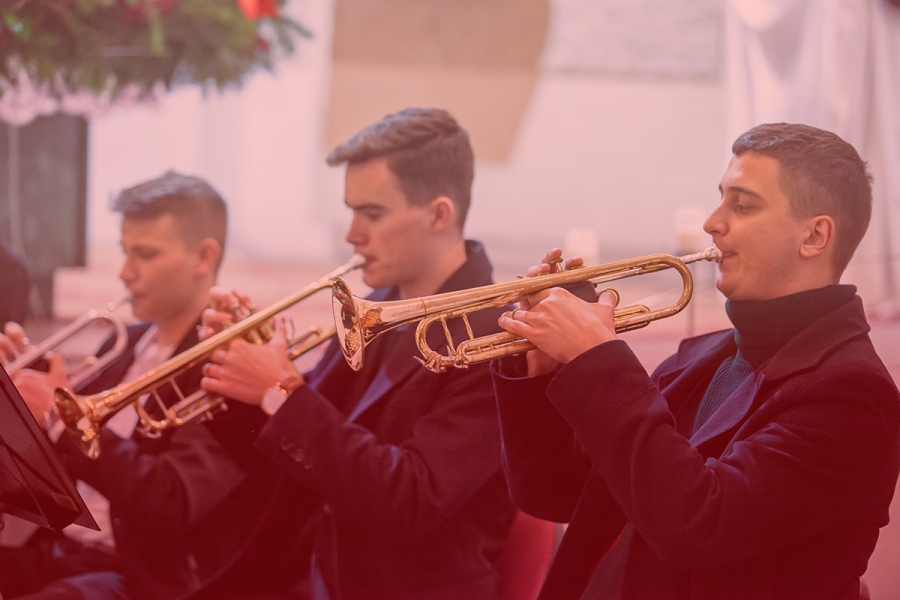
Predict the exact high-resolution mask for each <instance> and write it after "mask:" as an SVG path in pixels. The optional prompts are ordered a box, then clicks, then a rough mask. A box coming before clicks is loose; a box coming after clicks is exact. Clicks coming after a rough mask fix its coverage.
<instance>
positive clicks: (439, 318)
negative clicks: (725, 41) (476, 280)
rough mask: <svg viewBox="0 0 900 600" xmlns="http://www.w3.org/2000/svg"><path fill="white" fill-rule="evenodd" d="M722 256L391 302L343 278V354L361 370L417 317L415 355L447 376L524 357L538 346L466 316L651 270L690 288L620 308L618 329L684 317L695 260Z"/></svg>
mask: <svg viewBox="0 0 900 600" xmlns="http://www.w3.org/2000/svg"><path fill="white" fill-rule="evenodd" d="M721 257H722V253H721V252H720V251H719V249H718V248H716V247H715V246H714V245H713V246H710V247H709V248H707V249H706V250H704V251H703V252H698V253H696V254H689V255H687V256H682V257H675V256H670V255H668V254H653V255H650V256H644V257H641V258H634V259H630V260H623V261H619V262H613V263H608V264H604V265H599V266H595V267H579V268H575V269H570V270H568V271H562V272H560V273H553V274H546V275H540V276H538V277H532V278H527V279H520V280H518V281H511V282H509V283H498V284H494V285H486V286H482V287H477V288H472V289H468V290H460V291H458V292H447V293H445V294H437V295H434V296H427V297H425V298H413V299H409V300H393V301H388V302H372V301H369V300H363V299H361V298H357V297H355V296H353V295H352V294H351V293H350V289H349V288H348V287H347V284H346V283H345V282H344V281H343V280H341V279H338V280H337V281H336V282H335V284H334V287H333V288H332V308H333V310H334V318H335V323H336V325H337V329H338V331H337V335H338V339H339V340H340V344H341V349H342V350H343V352H344V358H346V359H347V363H348V364H349V365H350V367H351V368H353V369H354V370H359V369H360V368H361V367H362V365H363V359H364V355H365V347H366V346H367V345H368V344H369V343H370V342H371V341H372V340H373V339H374V338H375V337H377V336H378V335H380V334H382V333H384V332H385V331H388V330H391V329H393V328H395V327H399V326H400V325H404V324H406V323H412V322H415V321H418V322H419V324H418V326H417V328H416V344H417V346H418V348H419V352H421V354H422V357H423V358H419V357H416V360H418V361H419V362H421V363H422V365H423V366H425V368H427V369H429V370H431V371H434V372H435V373H440V372H442V371H444V370H446V369H447V367H457V368H465V367H468V366H469V365H471V364H474V363H478V362H482V361H486V360H491V359H493V358H499V357H501V356H506V355H508V354H518V353H520V352H526V351H528V350H531V349H533V348H534V345H533V344H531V342H529V341H528V340H526V339H524V338H520V337H517V336H515V335H513V334H511V333H507V332H501V333H495V334H493V335H488V336H483V337H479V338H476V337H474V334H473V333H472V327H471V326H470V325H469V320H468V318H467V315H468V314H469V313H472V312H476V311H480V310H485V309H489V308H498V307H503V306H508V305H509V304H512V303H513V302H517V301H519V300H521V299H522V298H523V297H524V296H527V295H529V294H534V293H536V292H540V291H541V290H545V289H548V288H551V287H557V286H561V285H566V284H571V283H577V282H590V283H592V284H594V285H595V286H597V285H600V284H603V283H607V282H609V281H615V280H617V279H624V278H626V277H635V276H637V275H645V274H647V273H654V272H656V271H661V270H663V269H675V270H676V271H678V273H679V274H680V275H681V278H682V283H683V291H682V293H681V297H680V298H679V299H678V301H677V302H675V303H674V304H672V305H671V306H667V307H665V308H661V309H658V310H650V309H649V308H647V307H646V306H643V305H635V306H629V307H625V308H620V309H616V311H615V325H616V331H617V332H622V331H629V330H632V329H639V328H641V327H646V326H647V325H649V324H650V322H651V321H655V320H657V319H663V318H665V317H670V316H672V315H674V314H677V313H679V312H681V310H682V309H683V308H684V307H685V306H687V304H688V302H690V300H691V296H692V294H693V291H694V280H693V277H692V276H691V271H690V269H689V268H688V266H687V265H688V264H690V263H693V262H697V261H701V260H707V261H714V262H718V261H719V260H720V259H721ZM613 291H614V290H613ZM617 295H618V294H617ZM458 317H459V318H462V319H463V322H464V324H465V326H466V331H467V332H468V335H469V339H468V340H466V341H463V342H461V343H460V344H459V345H457V344H456V343H455V342H454V341H453V339H452V337H451V335H450V330H449V328H448V327H447V321H448V320H449V319H454V318H458ZM436 323H440V324H441V325H442V326H443V328H444V334H445V336H446V338H447V346H448V353H447V354H441V353H439V352H437V351H435V350H432V349H431V348H430V347H429V346H428V343H427V341H426V333H427V330H428V328H429V327H430V326H432V325H433V324H436Z"/></svg>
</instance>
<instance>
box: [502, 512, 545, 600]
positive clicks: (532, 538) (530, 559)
mask: <svg viewBox="0 0 900 600" xmlns="http://www.w3.org/2000/svg"><path fill="white" fill-rule="evenodd" d="M556 531H557V525H556V523H551V522H550V521H542V520H541V519H536V518H535V517H532V516H531V515H526V514H525V513H523V512H521V511H517V512H516V516H515V517H514V518H513V522H512V524H511V525H510V526H509V533H508V534H507V536H506V541H505V542H504V543H503V550H502V551H501V553H500V576H501V583H500V599H501V600H534V599H535V598H537V595H538V592H540V590H541V586H542V585H543V583H544V578H545V577H546V576H547V571H548V570H549V568H550V561H551V560H553V551H554V548H555V546H556Z"/></svg>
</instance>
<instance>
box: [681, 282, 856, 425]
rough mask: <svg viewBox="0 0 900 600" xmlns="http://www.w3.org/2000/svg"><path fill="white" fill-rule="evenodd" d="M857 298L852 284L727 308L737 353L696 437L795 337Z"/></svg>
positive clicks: (722, 372)
mask: <svg viewBox="0 0 900 600" xmlns="http://www.w3.org/2000/svg"><path fill="white" fill-rule="evenodd" d="M855 295H856V287H855V286H852V285H829V286H826V287H823V288H817V289H814V290H806V291H803V292H798V293H796V294H790V295H789V296H781V297H780V298H773V299H772V300H763V301H760V302H740V301H737V302H732V301H731V300H729V301H728V302H726V303H725V311H726V312H727V313H728V318H729V319H731V323H732V324H733V325H734V341H735V343H737V352H736V353H735V355H734V356H730V357H728V358H726V359H725V360H723V361H722V364H720V365H719V368H718V369H717V370H716V373H715V375H713V378H712V381H710V383H709V386H708V387H707V388H706V392H705V393H704V394H703V399H702V400H701V401H700V405H699V406H698V407H697V415H696V417H695V419H694V428H693V431H694V432H696V431H697V430H698V429H700V427H701V426H702V425H703V424H704V423H706V421H707V420H708V419H709V418H710V417H711V416H712V415H713V413H714V412H716V410H718V408H719V407H720V406H721V405H722V403H723V402H724V401H725V399H726V398H728V396H730V395H731V393H732V392H734V390H736V389H737V388H738V386H739V385H740V384H741V383H742V382H743V381H744V380H745V379H746V378H747V377H748V376H749V375H750V374H751V373H752V372H753V371H754V370H757V369H759V368H760V367H761V366H762V365H763V364H764V363H765V362H766V361H767V360H769V359H770V358H771V357H772V356H774V355H775V353H776V352H778V351H779V350H781V348H783V347H784V345H785V344H787V343H788V342H789V341H790V340H791V339H792V338H793V337H794V336H796V335H797V334H798V333H800V332H801V331H802V330H803V329H805V328H807V327H808V326H810V325H811V324H812V323H813V322H814V321H816V320H818V319H820V318H821V317H823V316H825V315H826V314H828V313H830V312H831V311H833V310H834V309H836V308H838V307H840V306H843V305H844V304H846V303H848V302H850V300H852V299H853V297H854V296H855Z"/></svg>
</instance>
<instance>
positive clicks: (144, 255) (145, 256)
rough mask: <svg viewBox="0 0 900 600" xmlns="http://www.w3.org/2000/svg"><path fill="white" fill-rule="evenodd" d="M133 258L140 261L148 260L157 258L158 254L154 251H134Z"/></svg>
mask: <svg viewBox="0 0 900 600" xmlns="http://www.w3.org/2000/svg"><path fill="white" fill-rule="evenodd" d="M134 256H135V257H136V258H139V259H141V260H150V259H153V258H156V257H157V256H159V252H157V251H156V250H136V251H135V252H134Z"/></svg>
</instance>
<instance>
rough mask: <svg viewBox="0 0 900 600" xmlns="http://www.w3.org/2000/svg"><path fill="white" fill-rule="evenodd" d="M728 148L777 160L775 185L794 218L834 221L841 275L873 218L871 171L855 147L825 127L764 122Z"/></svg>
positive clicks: (836, 258)
mask: <svg viewBox="0 0 900 600" xmlns="http://www.w3.org/2000/svg"><path fill="white" fill-rule="evenodd" d="M731 151H732V152H733V153H734V155H735V156H740V155H741V154H744V153H745V152H750V153H754V154H761V155H763V156H768V157H770V158H774V159H775V160H776V161H778V165H779V176H778V184H779V186H780V187H781V191H782V192H784V194H785V196H787V198H788V202H789V203H790V207H791V211H792V212H793V214H794V216H795V217H797V218H800V219H805V218H809V217H815V216H818V215H827V216H829V217H831V218H832V219H834V223H835V234H834V268H835V272H836V273H837V274H838V275H840V274H841V273H843V272H844V269H846V268H847V264H848V263H849V262H850V259H851V258H852V257H853V253H854V252H855V251H856V248H857V246H859V243H860V241H862V238H863V236H864V235H865V233H866V229H867V228H868V227H869V220H870V219H871V217H872V175H871V174H869V172H868V170H867V168H866V163H865V161H863V160H862V158H860V156H859V153H857V151H856V149H855V148H853V146H851V145H850V144H848V143H847V142H845V141H844V140H842V139H841V138H840V137H839V136H837V135H835V134H834V133H831V132H830V131H825V130H823V129H817V128H816V127H810V126H809V125H794V124H789V123H769V124H765V125H758V126H756V127H754V128H753V129H750V130H749V131H747V132H745V133H743V134H741V135H740V137H738V139H737V140H735V142H734V144H733V145H732V146H731Z"/></svg>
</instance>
